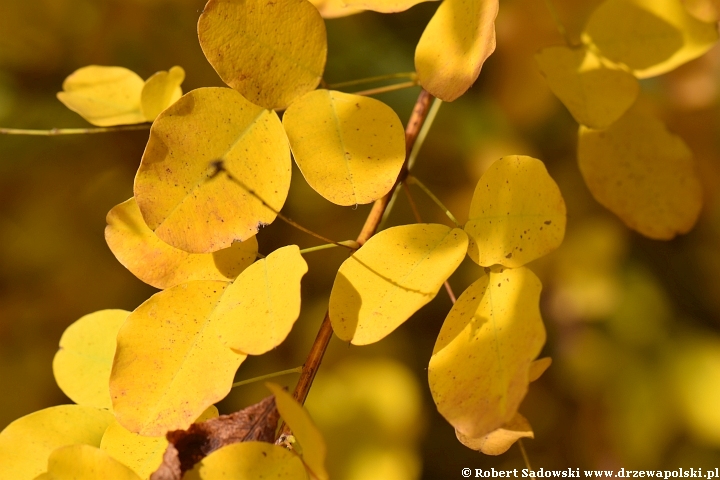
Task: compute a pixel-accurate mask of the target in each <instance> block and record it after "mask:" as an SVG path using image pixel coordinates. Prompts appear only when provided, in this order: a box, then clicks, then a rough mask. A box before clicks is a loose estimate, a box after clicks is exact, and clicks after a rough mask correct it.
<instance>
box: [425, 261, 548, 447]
mask: <svg viewBox="0 0 720 480" xmlns="http://www.w3.org/2000/svg"><path fill="white" fill-rule="evenodd" d="M541 288H542V287H541V285H540V281H539V280H538V278H537V277H536V276H535V275H534V274H533V273H532V272H531V271H530V270H528V269H527V268H517V269H502V268H499V269H497V270H493V271H490V272H489V273H488V274H487V275H485V276H483V277H481V278H480V279H479V280H477V281H476V282H475V283H473V284H472V285H470V286H469V287H468V288H467V290H465V292H463V294H462V295H461V296H460V298H458V300H457V302H456V303H455V305H453V308H452V309H451V310H450V313H449V314H448V316H447V318H446V319H445V323H443V326H442V329H441V330H440V335H439V336H438V338H437V341H436V343H435V348H434V349H433V354H432V357H431V358H430V366H429V368H428V376H429V381H430V391H431V393H432V396H433V399H434V400H435V404H436V405H437V407H438V410H439V411H440V413H441V414H442V415H443V416H444V417H445V418H446V419H447V421H448V422H450V424H451V425H452V426H453V427H455V429H456V430H458V431H459V432H460V433H462V434H463V435H465V436H467V437H470V438H478V437H483V436H485V435H487V434H488V433H490V432H492V431H493V430H495V429H497V428H500V427H502V426H503V425H504V424H506V423H507V422H509V421H510V420H511V419H512V418H513V417H514V416H515V414H516V413H517V409H518V406H519V405H520V402H521V401H522V399H523V398H524V397H525V394H526V393H527V389H528V384H529V369H530V365H531V363H532V361H533V360H534V359H535V357H537V355H538V354H539V353H540V350H541V349H542V346H543V344H544V343H545V327H544V326H543V323H542V319H541V318H540V310H539V301H540V290H541Z"/></svg>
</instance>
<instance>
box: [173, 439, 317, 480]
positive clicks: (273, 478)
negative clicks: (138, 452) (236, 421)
mask: <svg viewBox="0 0 720 480" xmlns="http://www.w3.org/2000/svg"><path fill="white" fill-rule="evenodd" d="M183 478H184V479H185V480H256V479H260V478H262V479H263V480H307V474H306V473H305V468H304V467H303V463H302V461H301V460H300V459H299V458H298V457H297V456H296V455H294V454H293V453H292V452H291V451H289V450H287V449H285V448H283V447H280V446H278V445H273V444H270V443H265V442H241V443H233V444H232V445H228V446H226V447H223V448H220V449H218V450H215V451H214V452H212V453H211V454H210V455H208V456H207V457H205V458H203V459H202V461H201V462H200V463H198V464H197V465H195V468H193V469H192V470H190V471H189V472H187V473H186V474H185V476H184V477H183Z"/></svg>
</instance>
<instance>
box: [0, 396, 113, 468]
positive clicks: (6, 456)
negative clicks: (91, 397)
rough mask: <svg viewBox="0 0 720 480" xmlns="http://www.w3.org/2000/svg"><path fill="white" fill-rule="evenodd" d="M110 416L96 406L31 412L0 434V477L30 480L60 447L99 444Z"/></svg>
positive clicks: (45, 466) (67, 407) (64, 407)
mask: <svg viewBox="0 0 720 480" xmlns="http://www.w3.org/2000/svg"><path fill="white" fill-rule="evenodd" d="M112 421H113V416H112V413H110V412H108V411H107V410H101V409H99V408H95V407H83V406H80V405H59V406H57V407H50V408H46V409H44V410H39V411H37V412H33V413H31V414H30V415H26V416H24V417H22V418H19V419H17V420H15V421H14V422H12V423H11V424H10V425H8V426H7V427H5V429H4V430H3V431H2V432H0V478H3V479H5V478H7V479H13V480H31V479H33V478H35V477H36V476H37V475H38V474H40V473H42V472H44V471H46V470H47V459H48V457H49V456H50V454H51V453H52V452H53V451H54V450H55V449H56V448H59V447H62V446H65V445H74V444H77V443H82V444H87V445H94V446H97V445H100V439H101V438H102V435H103V432H105V429H106V428H107V427H108V425H109V424H110V423H111V422H112Z"/></svg>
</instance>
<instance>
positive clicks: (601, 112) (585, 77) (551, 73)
mask: <svg viewBox="0 0 720 480" xmlns="http://www.w3.org/2000/svg"><path fill="white" fill-rule="evenodd" d="M535 59H536V60H537V62H538V63H539V64H540V69H541V70H542V72H543V73H544V74H545V77H546V78H547V82H548V86H549V87H550V90H552V92H553V93H554V94H555V95H556V96H557V97H558V98H559V99H560V101H561V102H562V103H563V104H564V105H565V106H566V107H567V109H568V110H569V111H570V113H571V114H572V116H573V118H575V120H576V121H577V122H578V123H580V124H582V125H585V126H588V127H591V128H605V127H608V126H609V125H610V124H612V123H613V122H614V121H616V120H617V119H618V118H620V117H621V116H622V115H623V113H625V112H626V111H627V109H628V108H630V106H632V104H633V103H635V100H636V99H637V96H638V93H639V91H640V84H639V83H638V81H637V79H636V78H635V77H634V76H633V75H632V74H631V73H629V72H628V71H626V70H623V69H622V68H620V67H617V66H615V65H613V64H611V63H609V62H603V61H602V60H601V59H600V57H598V56H597V55H595V54H594V53H593V52H591V51H590V50H586V49H585V48H568V47H549V48H544V49H543V50H542V51H540V53H538V54H537V55H535Z"/></svg>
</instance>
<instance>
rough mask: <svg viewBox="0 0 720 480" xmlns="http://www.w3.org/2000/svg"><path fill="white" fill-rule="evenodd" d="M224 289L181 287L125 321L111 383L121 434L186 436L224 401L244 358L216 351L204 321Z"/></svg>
mask: <svg viewBox="0 0 720 480" xmlns="http://www.w3.org/2000/svg"><path fill="white" fill-rule="evenodd" d="M228 285H229V283H227V282H220V281H209V280H204V281H193V282H188V283H183V284H180V285H177V286H175V287H172V288H169V289H167V290H163V291H162V292H159V293H157V294H155V295H153V296H152V297H150V298H149V299H148V300H147V301H146V302H145V303H143V304H142V305H140V306H139V307H138V308H137V309H136V310H135V311H134V312H132V313H131V314H130V316H128V318H127V320H126V321H125V324H124V325H123V326H122V328H121V329H120V333H119V334H118V337H117V353H116V354H115V363H114V364H113V370H112V375H111V377H110V395H111V397H112V400H113V409H114V411H115V415H116V418H117V420H118V422H120V424H122V425H123V426H124V427H125V428H127V429H128V430H130V431H132V432H135V433H139V434H140V435H145V436H160V435H163V434H165V432H167V431H168V430H176V429H185V428H187V427H188V426H189V425H190V424H191V423H192V422H193V421H194V420H195V419H196V418H197V417H198V416H199V415H200V414H201V413H202V412H203V411H204V410H205V409H206V408H208V407H209V406H210V405H212V404H214V403H216V402H218V401H219V400H221V399H222V398H223V397H225V395H227V394H228V392H229V391H230V388H231V387H232V382H233V378H234V376H235V372H236V370H237V369H238V367H239V366H240V364H241V363H242V362H243V361H244V360H245V358H246V356H245V355H243V354H239V353H236V352H234V351H232V350H231V349H229V348H227V347H226V346H225V345H223V343H222V342H221V341H220V339H219V338H218V336H219V335H218V332H217V330H216V328H215V325H214V324H213V322H211V321H210V319H211V315H212V312H213V309H214V308H215V306H216V305H217V304H218V302H220V301H221V299H222V297H223V293H224V292H225V290H226V289H227V286H228ZM189 386H191V387H189Z"/></svg>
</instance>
